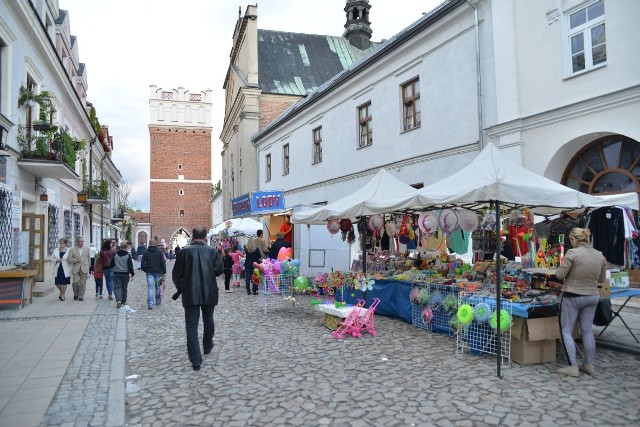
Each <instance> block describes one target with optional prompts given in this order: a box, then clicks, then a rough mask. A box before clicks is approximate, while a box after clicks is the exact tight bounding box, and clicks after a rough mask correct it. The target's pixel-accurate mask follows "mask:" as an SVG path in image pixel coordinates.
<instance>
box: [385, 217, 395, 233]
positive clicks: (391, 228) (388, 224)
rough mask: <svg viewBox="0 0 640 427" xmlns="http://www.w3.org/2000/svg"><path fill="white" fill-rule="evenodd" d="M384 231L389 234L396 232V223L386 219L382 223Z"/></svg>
mask: <svg viewBox="0 0 640 427" xmlns="http://www.w3.org/2000/svg"><path fill="white" fill-rule="evenodd" d="M384 231H386V232H387V234H388V235H389V236H393V235H394V234H396V223H395V222H393V221H387V222H386V223H385V224H384Z"/></svg>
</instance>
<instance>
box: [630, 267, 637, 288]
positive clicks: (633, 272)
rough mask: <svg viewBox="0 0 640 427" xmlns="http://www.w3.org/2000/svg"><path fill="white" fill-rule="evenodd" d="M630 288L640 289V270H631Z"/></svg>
mask: <svg viewBox="0 0 640 427" xmlns="http://www.w3.org/2000/svg"><path fill="white" fill-rule="evenodd" d="M628 273H629V286H630V287H632V288H640V270H638V269H635V270H629V271H628Z"/></svg>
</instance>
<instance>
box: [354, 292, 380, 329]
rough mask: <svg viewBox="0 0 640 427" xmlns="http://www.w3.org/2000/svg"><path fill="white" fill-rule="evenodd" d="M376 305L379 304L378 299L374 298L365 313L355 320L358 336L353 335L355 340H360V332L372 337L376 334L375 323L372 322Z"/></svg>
mask: <svg viewBox="0 0 640 427" xmlns="http://www.w3.org/2000/svg"><path fill="white" fill-rule="evenodd" d="M378 304H380V298H374V299H373V300H372V301H371V305H370V306H369V309H368V310H367V312H366V313H365V314H363V315H362V316H361V317H358V318H356V325H357V328H358V334H357V335H354V336H355V337H356V338H360V336H361V335H362V332H368V333H369V334H370V335H373V336H374V337H375V336H376V335H377V334H378V331H376V327H375V323H374V321H373V320H374V314H375V312H376V308H377V307H378Z"/></svg>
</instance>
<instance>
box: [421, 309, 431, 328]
mask: <svg viewBox="0 0 640 427" xmlns="http://www.w3.org/2000/svg"><path fill="white" fill-rule="evenodd" d="M431 320H433V310H431V307H429V306H426V307H425V308H424V310H422V321H423V322H424V324H425V325H428V324H429V323H431Z"/></svg>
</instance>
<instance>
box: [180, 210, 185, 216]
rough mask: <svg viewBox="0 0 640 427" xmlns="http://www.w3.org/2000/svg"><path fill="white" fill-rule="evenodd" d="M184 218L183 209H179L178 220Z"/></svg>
mask: <svg viewBox="0 0 640 427" xmlns="http://www.w3.org/2000/svg"><path fill="white" fill-rule="evenodd" d="M183 217H184V209H180V218H183Z"/></svg>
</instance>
